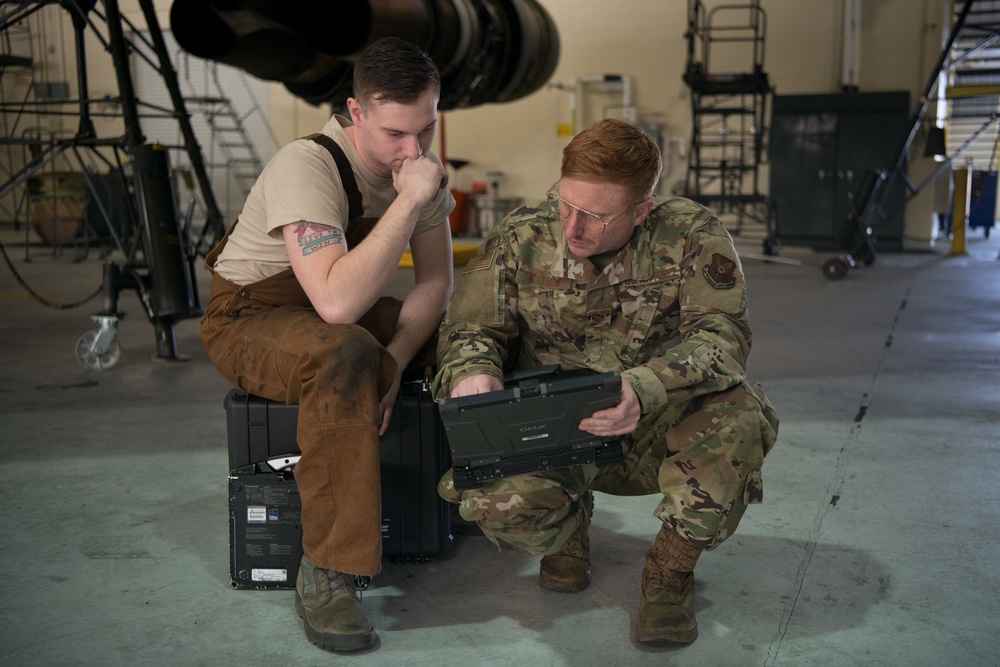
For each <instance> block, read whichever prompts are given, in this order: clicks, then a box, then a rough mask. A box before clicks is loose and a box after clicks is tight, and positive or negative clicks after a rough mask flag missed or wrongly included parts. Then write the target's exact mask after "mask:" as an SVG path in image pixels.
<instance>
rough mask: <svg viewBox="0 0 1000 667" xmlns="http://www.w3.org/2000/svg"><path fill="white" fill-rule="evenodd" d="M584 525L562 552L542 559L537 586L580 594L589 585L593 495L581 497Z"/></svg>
mask: <svg viewBox="0 0 1000 667" xmlns="http://www.w3.org/2000/svg"><path fill="white" fill-rule="evenodd" d="M580 504H581V506H582V507H583V514H584V518H583V523H582V524H580V527H579V528H577V529H576V532H574V533H573V534H572V535H570V537H569V539H568V540H566V544H564V545H563V546H562V549H560V550H559V551H557V552H556V553H554V554H549V555H548V556H544V557H543V558H542V564H541V567H540V568H539V570H538V584H539V585H540V586H541V587H542V588H547V589H549V590H550V591H560V592H562V593H577V592H579V591H582V590H583V589H584V588H586V587H587V586H589V585H590V535H589V534H588V532H589V530H588V529H589V528H590V517H591V515H592V514H593V513H594V494H593V493H592V492H591V491H587V492H586V493H585V494H584V495H582V496H581V497H580Z"/></svg>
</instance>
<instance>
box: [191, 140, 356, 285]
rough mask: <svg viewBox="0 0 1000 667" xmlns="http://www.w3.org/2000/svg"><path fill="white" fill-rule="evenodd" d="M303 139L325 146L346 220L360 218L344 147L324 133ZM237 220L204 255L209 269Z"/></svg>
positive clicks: (354, 184) (352, 178) (213, 266)
mask: <svg viewBox="0 0 1000 667" xmlns="http://www.w3.org/2000/svg"><path fill="white" fill-rule="evenodd" d="M303 138H304V139H311V140H313V141H315V142H316V143H317V144H319V145H320V146H322V147H323V148H325V149H326V150H327V151H328V152H329V153H330V156H331V157H332V158H333V161H334V162H335V163H336V165H337V171H338V172H340V181H341V183H343V185H344V193H345V194H346V195H347V207H348V217H347V219H348V220H355V219H357V218H360V217H361V215H362V213H363V212H364V206H363V203H364V199H363V198H362V196H361V191H360V190H359V189H358V181H357V180H356V179H355V178H354V171H353V170H352V169H351V163H350V161H349V160H348V159H347V155H346V154H345V153H344V149H343V148H341V147H340V146H338V145H337V142H335V141H334V140H333V139H331V138H330V137H328V136H327V135H325V134H312V135H309V136H307V137H303ZM238 221H239V217H237V219H236V220H234V221H233V224H232V225H230V226H229V229H228V230H227V231H226V234H225V236H223V237H222V240H221V241H219V243H217V244H216V246H215V247H214V248H213V249H212V251H211V252H209V254H208V255H207V256H206V257H205V265H206V266H207V267H208V268H209V269H210V270H214V269H215V260H216V259H217V258H218V257H219V255H220V254H221V253H222V249H223V248H224V247H225V245H226V241H227V240H228V239H229V235H230V234H232V233H233V229H235V228H236V223H237V222H238Z"/></svg>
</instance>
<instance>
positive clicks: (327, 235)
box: [292, 220, 344, 257]
mask: <svg viewBox="0 0 1000 667" xmlns="http://www.w3.org/2000/svg"><path fill="white" fill-rule="evenodd" d="M292 224H293V228H294V229H295V233H296V234H297V235H298V237H299V247H300V248H302V256H303V257H305V256H306V255H308V254H311V253H314V252H316V251H317V250H319V249H321V248H325V247H327V246H331V245H339V244H340V243H342V242H343V240H344V231H343V230H342V229H340V228H339V227H333V226H331V225H320V224H318V223H315V222H308V221H306V220H299V221H298V222H295V223H292Z"/></svg>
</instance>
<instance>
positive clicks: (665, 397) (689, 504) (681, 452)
mask: <svg viewBox="0 0 1000 667" xmlns="http://www.w3.org/2000/svg"><path fill="white" fill-rule="evenodd" d="M660 170H661V159H660V153H659V150H658V148H657V146H656V144H655V143H654V142H653V141H652V140H651V139H650V138H649V137H648V136H646V135H645V134H644V133H643V132H642V131H641V130H640V129H639V128H637V127H635V126H634V125H632V124H630V123H627V122H625V121H620V120H612V119H608V120H603V121H600V122H598V123H596V124H594V125H592V126H591V127H589V128H588V129H586V130H584V131H583V132H581V133H580V134H579V135H577V136H576V137H575V138H574V139H573V141H572V142H570V144H569V145H568V146H567V147H566V149H565V151H564V153H563V162H562V178H561V180H560V181H559V183H557V184H556V185H555V186H553V188H552V189H551V190H550V191H549V193H548V196H547V201H546V202H542V203H541V204H539V205H538V206H535V207H528V206H526V207H522V208H520V209H517V210H515V211H514V212H512V213H511V214H510V215H508V216H507V217H506V218H505V219H504V220H503V222H502V223H501V224H500V225H498V226H497V227H496V228H495V229H494V230H493V232H492V233H491V234H490V235H489V237H488V238H487V239H486V241H485V242H484V244H483V246H482V248H481V249H480V252H479V255H478V256H477V257H476V258H475V259H473V260H472V261H471V262H469V264H468V265H467V266H466V268H465V269H464V272H463V274H462V276H461V279H460V280H459V281H458V285H457V288H456V291H455V294H454V296H453V298H452V300H451V303H450V305H449V307H448V312H447V314H446V316H445V319H444V322H443V323H442V326H441V329H440V332H439V345H438V360H439V372H438V375H437V377H436V378H435V392H436V394H437V396H438V397H444V396H453V397H454V396H464V395H469V394H476V393H481V392H486V391H494V390H498V389H502V388H503V383H502V380H501V378H502V377H503V369H505V368H506V369H508V370H510V369H518V370H520V369H532V368H538V367H541V366H546V365H550V364H559V365H561V366H562V367H563V368H564V369H573V368H589V369H592V370H595V371H600V372H606V371H619V372H620V373H621V375H622V380H623V381H622V392H621V402H620V403H619V404H618V405H617V406H616V407H613V408H609V409H605V410H601V411H599V412H596V413H595V414H594V415H592V416H591V417H589V418H587V419H584V420H583V421H582V422H581V423H580V428H581V429H582V430H584V431H588V432H590V433H593V434H595V435H599V436H612V435H618V436H621V442H622V446H623V449H624V455H625V460H624V462H623V464H621V465H619V466H614V467H609V468H601V469H598V468H597V467H595V466H594V465H593V464H587V465H578V466H573V467H570V468H564V469H560V470H550V471H542V472H537V473H528V474H522V475H517V476H512V477H508V478H505V479H498V480H494V481H490V482H487V483H486V484H485V485H484V486H483V487H482V488H479V489H471V490H464V491H463V490H458V489H456V488H455V485H454V481H453V479H452V473H451V471H449V472H448V473H446V474H445V476H444V477H443V478H442V480H441V483H440V485H439V488H438V491H439V493H440V494H441V496H442V497H443V498H445V499H446V500H448V501H450V502H452V503H456V504H458V505H459V512H460V514H461V516H462V517H463V518H464V519H466V520H469V521H475V522H476V523H477V524H478V525H479V527H480V528H481V529H482V531H483V532H484V533H485V534H486V535H487V536H488V537H489V538H490V539H491V540H492V541H493V542H494V543H497V544H498V545H499V543H498V542H497V540H498V539H499V540H504V541H506V542H508V543H510V544H512V545H514V546H516V547H519V548H521V549H525V550H526V551H528V552H530V553H533V554H540V555H542V556H543V558H542V561H541V566H540V572H539V583H540V584H541V585H542V586H543V587H545V588H548V589H552V590H556V591H565V592H575V591H580V590H583V589H584V588H586V587H587V585H588V584H589V583H590V543H589V537H588V525H589V523H590V519H591V514H592V510H593V496H592V493H591V492H592V491H602V492H605V493H611V494H617V495H640V494H643V495H644V494H651V493H659V494H662V496H663V499H662V500H661V502H660V503H659V505H657V507H656V509H655V510H654V512H653V515H654V516H655V517H656V518H657V519H658V520H659V523H660V530H659V533H658V535H657V536H656V541H655V544H654V546H653V547H652V548H651V549H649V551H648V552H647V553H646V565H645V568H644V570H643V573H642V598H641V601H640V604H639V616H638V624H637V629H636V639H637V640H638V641H674V642H682V643H689V642H692V641H694V640H695V638H696V637H697V622H696V619H695V613H694V606H693V602H694V587H693V574H692V572H693V570H694V566H695V562H696V561H697V559H698V556H699V555H700V554H701V552H702V551H703V550H705V549H710V548H712V547H715V546H717V545H719V544H720V543H721V542H722V541H723V540H725V539H726V538H727V537H729V536H730V535H731V534H732V533H733V531H734V530H735V529H736V526H737V524H738V523H739V521H740V518H741V517H742V515H743V512H744V511H745V510H746V508H747V505H748V504H752V503H758V502H760V501H761V498H762V494H761V476H760V469H761V465H762V463H763V461H764V456H765V454H766V453H767V452H768V451H769V450H770V448H771V447H772V446H773V444H774V441H775V437H776V435H777V428H778V422H777V418H776V416H775V414H774V410H773V408H772V407H771V405H770V403H769V402H768V401H767V399H766V397H765V396H764V392H763V391H762V389H761V388H760V386H759V385H756V384H753V383H751V382H749V381H747V379H746V362H747V356H748V354H749V352H750V338H751V333H750V327H749V324H748V320H747V297H746V289H745V285H744V282H743V272H742V269H741V267H740V262H739V259H738V257H737V254H736V250H735V249H734V247H733V243H732V239H731V238H730V236H729V234H728V233H727V231H726V230H725V228H724V227H723V225H722V224H721V223H720V222H719V220H718V219H716V218H715V217H714V216H713V215H712V214H711V213H710V212H709V211H708V210H707V209H705V208H703V207H701V206H699V205H697V204H695V203H694V202H691V201H688V200H685V199H667V200H662V199H658V198H657V199H654V198H653V197H652V192H653V188H654V186H655V184H656V182H657V180H658V178H659V174H660ZM515 341H517V342H518V345H516V346H513V345H512V343H514V342H515ZM515 349H517V350H519V351H518V352H516V353H515V352H514V350H515ZM515 354H516V356H514V355H515ZM508 355H510V358H508Z"/></svg>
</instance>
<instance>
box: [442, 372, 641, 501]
mask: <svg viewBox="0 0 1000 667" xmlns="http://www.w3.org/2000/svg"><path fill="white" fill-rule="evenodd" d="M619 400H621V376H620V375H619V374H618V373H614V372H611V373H593V372H591V371H586V370H574V371H567V372H562V371H560V370H559V367H558V366H548V367H545V368H541V369H538V370H536V371H530V372H522V373H520V374H518V375H515V376H512V377H511V378H508V380H507V382H505V388H504V389H503V390H501V391H494V392H489V393H486V394H475V395H472V396H463V397H460V398H446V399H444V400H443V401H440V410H441V420H442V421H443V422H444V427H445V433H446V434H447V436H448V444H449V446H450V447H451V454H452V463H453V467H454V476H455V486H456V487H457V488H459V489H468V488H474V487H478V486H482V484H483V482H485V481H487V480H491V479H496V478H499V477H508V476H510V475H516V474H520V473H525V472H533V471H536V470H551V469H555V468H565V467H568V466H572V465H578V464H582V463H595V464H597V465H598V466H601V467H604V466H609V465H615V464H617V463H620V462H621V460H622V449H621V444H620V443H619V442H618V438H613V437H612V438H602V437H599V436H596V435H593V434H591V433H587V432H585V431H581V430H580V429H579V428H578V426H579V424H580V420H581V419H584V418H585V417H589V416H590V415H592V414H593V413H594V412H596V411H598V410H602V409H604V408H608V407H611V406H613V405H617V404H618V402H619Z"/></svg>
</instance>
